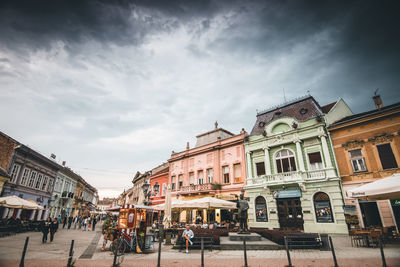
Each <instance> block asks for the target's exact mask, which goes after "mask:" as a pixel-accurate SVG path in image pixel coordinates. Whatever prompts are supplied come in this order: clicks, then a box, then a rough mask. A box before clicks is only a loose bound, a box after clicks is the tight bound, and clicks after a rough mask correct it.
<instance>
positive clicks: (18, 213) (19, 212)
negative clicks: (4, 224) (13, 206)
mask: <svg viewBox="0 0 400 267" xmlns="http://www.w3.org/2000/svg"><path fill="white" fill-rule="evenodd" d="M21 211H22V209H18V210H17V215H16V216H15V219H19V218H20V217H21Z"/></svg>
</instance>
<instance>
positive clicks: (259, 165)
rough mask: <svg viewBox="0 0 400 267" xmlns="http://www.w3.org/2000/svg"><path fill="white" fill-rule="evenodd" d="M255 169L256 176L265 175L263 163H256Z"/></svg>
mask: <svg viewBox="0 0 400 267" xmlns="http://www.w3.org/2000/svg"><path fill="white" fill-rule="evenodd" d="M256 168H257V176H260V175H265V165H264V162H257V163H256Z"/></svg>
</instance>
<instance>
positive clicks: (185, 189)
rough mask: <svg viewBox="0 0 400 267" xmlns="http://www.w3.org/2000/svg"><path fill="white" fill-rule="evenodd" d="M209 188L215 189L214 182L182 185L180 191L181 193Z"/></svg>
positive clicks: (207, 189)
mask: <svg viewBox="0 0 400 267" xmlns="http://www.w3.org/2000/svg"><path fill="white" fill-rule="evenodd" d="M209 190H214V184H211V183H207V184H195V185H187V186H182V187H181V188H180V189H178V191H179V193H181V194H185V193H186V194H187V193H194V192H201V191H209Z"/></svg>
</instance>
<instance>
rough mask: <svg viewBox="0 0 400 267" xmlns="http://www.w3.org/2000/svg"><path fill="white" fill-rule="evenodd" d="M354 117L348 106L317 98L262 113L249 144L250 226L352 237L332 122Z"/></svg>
mask: <svg viewBox="0 0 400 267" xmlns="http://www.w3.org/2000/svg"><path fill="white" fill-rule="evenodd" d="M346 114H351V110H350V109H349V108H348V107H347V105H345V103H344V101H342V100H339V101H337V102H336V103H332V104H330V105H327V106H324V107H321V106H320V105H319V104H318V103H317V102H316V101H315V99H314V98H313V97H312V96H305V97H302V98H299V99H297V100H295V101H292V102H288V103H285V104H283V105H280V106H277V107H274V108H271V109H269V110H266V111H263V112H260V113H258V114H257V120H256V123H255V125H254V127H253V129H252V132H251V135H250V136H248V138H247V139H246V141H245V151H246V168H247V180H246V182H247V184H246V186H245V188H246V196H247V197H248V200H249V205H250V209H249V211H248V215H249V226H250V227H264V228H269V229H273V228H279V229H299V230H304V232H317V233H347V226H346V223H345V217H344V211H343V205H344V197H343V194H342V190H341V182H340V177H339V174H338V171H337V166H336V162H335V157H334V154H333V149H332V146H331V141H330V137H329V134H328V133H327V131H326V121H335V120H338V119H341V118H343V117H344V116H346Z"/></svg>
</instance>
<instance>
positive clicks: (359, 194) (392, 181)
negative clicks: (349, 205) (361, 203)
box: [347, 173, 400, 200]
mask: <svg viewBox="0 0 400 267" xmlns="http://www.w3.org/2000/svg"><path fill="white" fill-rule="evenodd" d="M347 196H348V197H351V198H361V199H368V200H379V199H398V198H400V173H396V174H393V175H392V176H389V177H387V178H383V179H379V180H377V181H375V182H371V183H368V184H365V185H362V186H359V187H356V188H352V189H350V190H347Z"/></svg>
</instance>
